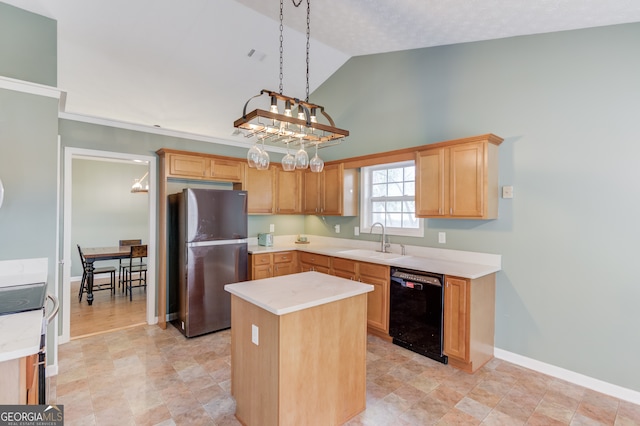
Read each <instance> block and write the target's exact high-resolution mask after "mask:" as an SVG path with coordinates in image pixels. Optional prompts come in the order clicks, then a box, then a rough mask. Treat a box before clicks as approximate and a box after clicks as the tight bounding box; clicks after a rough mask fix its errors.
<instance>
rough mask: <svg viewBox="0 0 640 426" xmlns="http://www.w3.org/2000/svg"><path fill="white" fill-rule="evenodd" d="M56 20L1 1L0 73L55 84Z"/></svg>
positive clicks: (20, 78)
mask: <svg viewBox="0 0 640 426" xmlns="http://www.w3.org/2000/svg"><path fill="white" fill-rule="evenodd" d="M57 43H58V39H57V24H56V21H54V20H53V19H50V18H45V17H44V16H40V15H36V14H34V13H30V12H27V11H25V10H22V9H19V8H17V7H14V6H10V5H8V4H6V3H0V76H4V77H11V78H15V79H18V80H24V81H31V82H34V83H40V84H45V85H47V86H54V87H55V86H56V85H57V81H58V79H57V65H58V64H57Z"/></svg>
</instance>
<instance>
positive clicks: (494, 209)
mask: <svg viewBox="0 0 640 426" xmlns="http://www.w3.org/2000/svg"><path fill="white" fill-rule="evenodd" d="M502 140H503V139H502V138H499V137H498V136H495V135H492V134H488V135H482V136H477V137H473V138H466V139H459V140H455V141H449V142H443V143H438V144H434V145H433V147H427V149H424V150H421V151H418V152H417V153H416V216H418V217H427V218H456V219H496V218H497V217H498V145H500V143H501V142H502Z"/></svg>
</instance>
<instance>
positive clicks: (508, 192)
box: [502, 186, 513, 198]
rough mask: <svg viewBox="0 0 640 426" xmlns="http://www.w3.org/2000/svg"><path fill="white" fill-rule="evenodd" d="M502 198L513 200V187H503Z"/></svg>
mask: <svg viewBox="0 0 640 426" xmlns="http://www.w3.org/2000/svg"><path fill="white" fill-rule="evenodd" d="M502 198H513V186H503V187H502Z"/></svg>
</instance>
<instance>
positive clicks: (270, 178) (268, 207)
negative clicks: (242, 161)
mask: <svg viewBox="0 0 640 426" xmlns="http://www.w3.org/2000/svg"><path fill="white" fill-rule="evenodd" d="M275 179H276V168H275V167H274V166H270V167H269V169H268V170H258V169H255V168H251V167H247V180H246V182H245V184H244V187H243V189H246V190H247V211H248V213H249V214H274V213H275V205H274V202H273V201H274V193H275Z"/></svg>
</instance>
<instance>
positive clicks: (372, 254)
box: [338, 249, 403, 260]
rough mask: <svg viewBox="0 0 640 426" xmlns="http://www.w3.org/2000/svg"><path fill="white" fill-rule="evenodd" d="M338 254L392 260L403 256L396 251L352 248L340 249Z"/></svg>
mask: <svg viewBox="0 0 640 426" xmlns="http://www.w3.org/2000/svg"><path fill="white" fill-rule="evenodd" d="M338 253H339V254H347V255H351V256H356V257H366V258H369V259H383V260H393V259H400V258H401V257H403V256H402V255H401V254H398V253H382V252H379V251H375V250H364V249H353V250H342V251H339V252H338Z"/></svg>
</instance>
